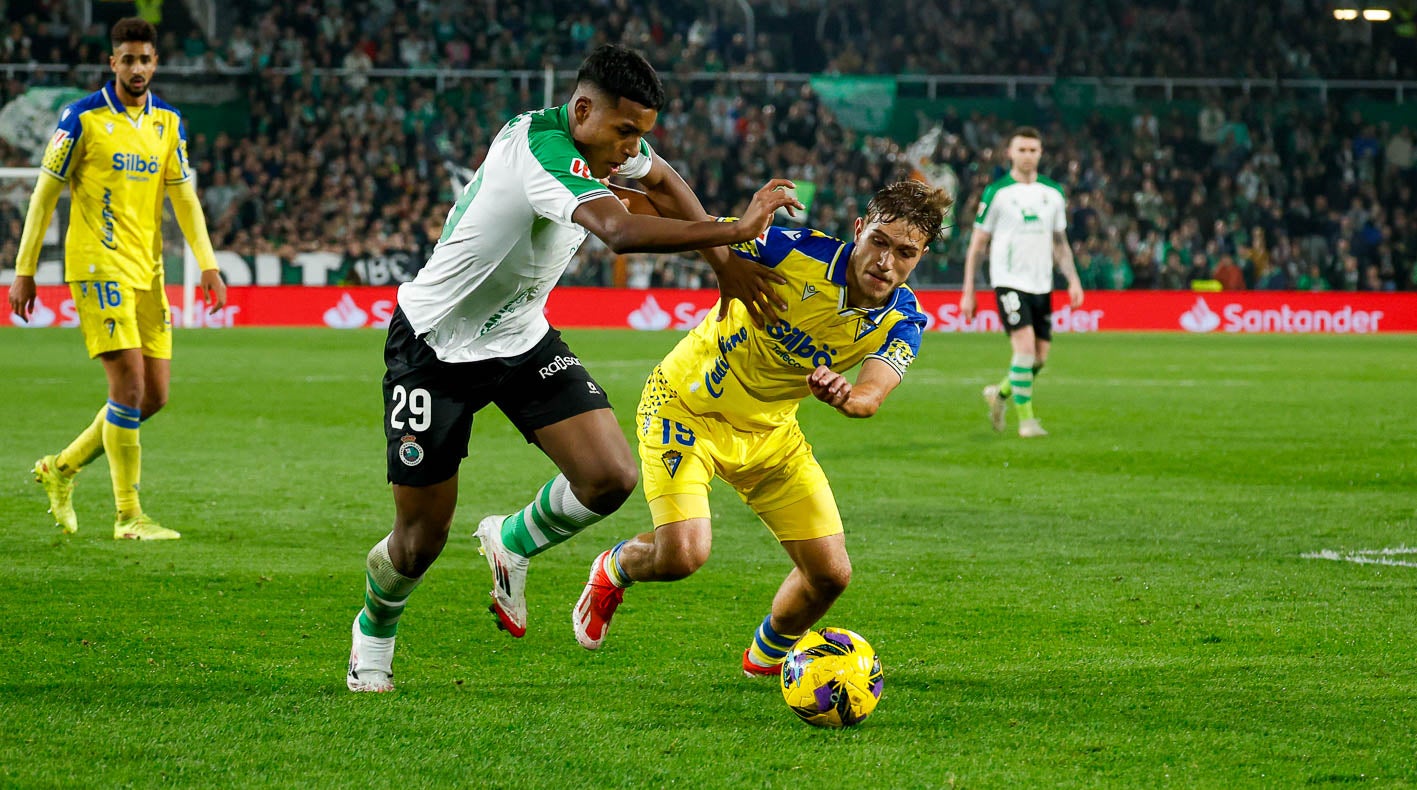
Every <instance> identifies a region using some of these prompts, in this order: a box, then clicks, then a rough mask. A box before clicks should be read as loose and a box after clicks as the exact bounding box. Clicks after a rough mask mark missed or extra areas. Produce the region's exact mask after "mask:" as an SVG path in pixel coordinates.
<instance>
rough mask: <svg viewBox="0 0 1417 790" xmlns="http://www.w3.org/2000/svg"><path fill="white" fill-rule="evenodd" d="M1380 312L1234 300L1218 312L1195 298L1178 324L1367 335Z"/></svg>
mask: <svg viewBox="0 0 1417 790" xmlns="http://www.w3.org/2000/svg"><path fill="white" fill-rule="evenodd" d="M1383 315H1384V313H1383V311H1382V310H1355V309H1354V308H1353V307H1352V306H1351V305H1344V306H1343V307H1340V308H1339V309H1337V310H1323V309H1315V310H1303V309H1301V310H1295V309H1294V308H1292V307H1290V306H1289V305H1288V304H1281V305H1280V306H1279V307H1278V309H1274V308H1258V307H1246V306H1245V305H1243V304H1239V303H1236V302H1231V303H1230V304H1227V305H1225V306H1224V307H1222V308H1220V314H1219V315H1217V314H1216V313H1215V311H1214V310H1211V309H1210V305H1208V304H1206V303H1205V300H1204V299H1200V298H1198V299H1196V303H1195V304H1194V305H1193V306H1192V307H1191V309H1189V310H1187V311H1186V312H1184V313H1182V314H1181V328H1182V329H1185V330H1186V331H1187V332H1200V333H1203V332H1214V331H1215V330H1217V329H1219V330H1221V331H1223V332H1284V333H1294V334H1309V333H1313V332H1332V333H1334V334H1337V335H1347V334H1354V335H1366V334H1368V333H1370V332H1377V331H1378V325H1379V324H1380V323H1381V321H1382V319H1383Z"/></svg>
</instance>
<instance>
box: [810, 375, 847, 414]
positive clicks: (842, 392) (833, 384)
mask: <svg viewBox="0 0 1417 790" xmlns="http://www.w3.org/2000/svg"><path fill="white" fill-rule="evenodd" d="M807 386H808V387H811V388H812V394H813V395H814V396H816V398H817V400H819V401H821V402H822V403H825V404H827V405H828V406H831V407H832V408H836V409H839V408H841V405H842V404H843V403H846V402H847V401H848V400H850V399H851V382H849V381H847V380H846V377H845V376H843V375H841V374H840V373H837V372H836V371H834V370H832V369H831V368H829V367H827V366H826V365H822V366H820V367H818V368H817V369H816V370H814V371H812V372H811V373H809V374H807Z"/></svg>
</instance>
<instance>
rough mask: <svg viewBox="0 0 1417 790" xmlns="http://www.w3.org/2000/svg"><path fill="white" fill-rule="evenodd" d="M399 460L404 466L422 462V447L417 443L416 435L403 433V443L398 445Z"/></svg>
mask: <svg viewBox="0 0 1417 790" xmlns="http://www.w3.org/2000/svg"><path fill="white" fill-rule="evenodd" d="M399 460H400V461H403V465H404V466H418V465H419V464H421V463H423V447H422V445H420V444H419V443H418V437H417V436H414V435H413V434H404V437H403V444H401V445H399Z"/></svg>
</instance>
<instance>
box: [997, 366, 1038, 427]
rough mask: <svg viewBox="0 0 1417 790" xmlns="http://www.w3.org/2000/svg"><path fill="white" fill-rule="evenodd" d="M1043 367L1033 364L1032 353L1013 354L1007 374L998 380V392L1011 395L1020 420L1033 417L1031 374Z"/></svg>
mask: <svg viewBox="0 0 1417 790" xmlns="http://www.w3.org/2000/svg"><path fill="white" fill-rule="evenodd" d="M1042 368H1043V366H1042V365H1035V364H1034V357H1033V355H1032V354H1014V356H1013V359H1012V360H1010V361H1009V374H1008V375H1007V376H1005V377H1004V380H1003V381H1001V382H999V394H1000V395H1003V396H1004V397H1006V398H1007V397H1010V396H1012V398H1013V401H1014V409H1015V410H1017V411H1018V418H1019V419H1020V420H1031V419H1033V376H1034V374H1036V373H1037V372H1038V371H1039V370H1041V369H1042Z"/></svg>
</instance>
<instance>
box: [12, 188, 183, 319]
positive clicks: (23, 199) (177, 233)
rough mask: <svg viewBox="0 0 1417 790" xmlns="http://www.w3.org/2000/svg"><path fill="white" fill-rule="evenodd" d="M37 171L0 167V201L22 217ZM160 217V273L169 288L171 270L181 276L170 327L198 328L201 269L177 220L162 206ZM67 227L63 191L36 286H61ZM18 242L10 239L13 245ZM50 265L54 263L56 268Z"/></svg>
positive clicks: (46, 239)
mask: <svg viewBox="0 0 1417 790" xmlns="http://www.w3.org/2000/svg"><path fill="white" fill-rule="evenodd" d="M40 172H41V171H40V169H39V168H37V167H0V201H3V202H7V203H10V204H11V205H12V206H14V207H15V209H16V210H17V211H18V212H19V214H20V216H21V217H24V216H25V214H26V212H28V210H29V198H30V194H31V193H32V192H33V191H34V184H35V180H36V179H38V178H39V175H40ZM163 206H164V208H163V217H162V246H163V256H162V257H163V264H164V271H165V272H166V274H167V282H168V284H169V285H171V284H174V283H173V281H172V274H173V269H177V270H178V271H179V272H180V273H181V276H182V280H181V285H182V298H181V300H180V302H179V303H178V304H174V305H172V324H173V326H181V327H192V326H201V325H202V321H201V309H202V303H201V301H200V300H199V298H198V296H197V284H198V282H199V281H200V280H201V270H200V268H199V267H198V266H197V257H196V255H195V254H194V253H193V252H192V246H191V245H190V244H188V243H187V240H186V239H185V238H183V236H182V228H181V227H180V226H178V224H177V220H176V218H175V217H173V216H172V211H171V209H169V208H167V204H166V203H165V202H164V203H163ZM68 224H69V190H68V189H65V190H64V192H63V194H62V195H61V196H60V198H59V205H58V206H56V207H55V210H54V216H53V217H51V218H50V222H49V225H48V227H46V228H45V234H44V246H43V247H42V248H41V250H40V254H39V262H40V270H39V271H38V272H36V282H37V283H38V284H39V285H61V284H63V282H64V269H63V262H64V233H65V231H66V230H67V229H68ZM6 235H8V230H7V229H6V228H5V227H4V226H0V248H4V249H6V250H9V249H10V242H11V241H12V240H11V239H8V238H5V236H6ZM19 241H20V240H19V239H18V238H16V239H13V242H14V244H15V245H16V246H18V244H19ZM178 259H180V260H181V262H182V265H181V267H180V268H178V267H175V266H172V265H169V264H175V263H176V262H177V260H178ZM54 264H58V267H57V269H56V267H55V265H54ZM13 266H14V259H13V258H11V259H9V260H5V261H0V271H4V272H5V273H6V277H5V281H4V283H3V285H5V286H8V285H9V283H10V281H11V278H12V277H13V276H14V269H13V268H12V267H13ZM49 307H50V308H57V307H58V305H49Z"/></svg>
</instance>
